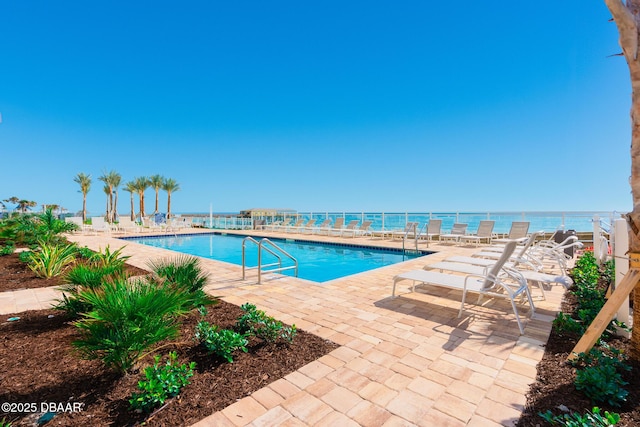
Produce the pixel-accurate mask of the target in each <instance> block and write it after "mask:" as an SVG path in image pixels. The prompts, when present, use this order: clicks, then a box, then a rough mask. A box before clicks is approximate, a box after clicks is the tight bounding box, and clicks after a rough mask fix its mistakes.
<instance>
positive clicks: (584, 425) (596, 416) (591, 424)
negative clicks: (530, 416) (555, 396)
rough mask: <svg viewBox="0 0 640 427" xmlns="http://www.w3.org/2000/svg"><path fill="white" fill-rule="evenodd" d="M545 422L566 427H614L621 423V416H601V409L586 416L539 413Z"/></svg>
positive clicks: (605, 413)
mask: <svg viewBox="0 0 640 427" xmlns="http://www.w3.org/2000/svg"><path fill="white" fill-rule="evenodd" d="M538 415H540V416H541V417H542V418H543V419H544V420H546V421H547V422H549V423H550V424H553V425H560V426H564V427H607V426H614V425H616V424H617V423H618V421H620V415H618V414H616V413H615V412H613V413H611V412H609V411H604V415H601V414H600V408H598V407H597V406H596V407H594V408H593V409H592V410H591V411H587V413H586V414H579V413H576V412H574V413H571V414H562V415H553V413H552V412H551V411H547V412H545V413H539V414H538Z"/></svg>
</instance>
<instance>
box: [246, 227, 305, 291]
mask: <svg viewBox="0 0 640 427" xmlns="http://www.w3.org/2000/svg"><path fill="white" fill-rule="evenodd" d="M247 242H251V243H255V244H256V245H257V246H258V265H256V266H254V267H247V259H246V243H247ZM267 245H268V246H270V247H271V248H269V247H268V246H267ZM263 250H264V251H266V252H268V253H269V254H271V255H273V256H274V257H276V259H277V261H276V262H272V263H269V264H262V251H263ZM281 255H284V256H285V257H287V258H288V259H290V260H291V261H293V265H291V266H285V267H283V266H282V256H281ZM276 265H277V266H278V267H277V268H272V269H268V270H266V269H265V267H274V266H276ZM246 270H258V283H262V273H263V272H264V273H274V272H282V271H286V270H294V274H295V276H296V277H298V260H297V259H295V258H294V257H293V256H291V255H290V254H289V253H288V252H287V251H285V250H284V249H282V248H281V247H280V246H278V245H276V244H275V243H273V242H272V241H271V240H269V239H267V238H264V239H261V240H260V241H258V240H256V239H254V238H253V237H251V236H247V237H245V238H244V239H242V280H244V279H245V277H246Z"/></svg>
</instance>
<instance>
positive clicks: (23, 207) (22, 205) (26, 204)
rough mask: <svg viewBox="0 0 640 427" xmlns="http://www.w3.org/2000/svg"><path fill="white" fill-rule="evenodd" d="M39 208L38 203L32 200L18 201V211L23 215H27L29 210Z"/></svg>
mask: <svg viewBox="0 0 640 427" xmlns="http://www.w3.org/2000/svg"><path fill="white" fill-rule="evenodd" d="M34 206H38V204H37V203H36V202H33V201H31V200H24V199H23V200H18V210H19V211H20V212H22V213H26V212H27V211H28V210H31V208H32V207H34Z"/></svg>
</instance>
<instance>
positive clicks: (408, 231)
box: [389, 222, 418, 240]
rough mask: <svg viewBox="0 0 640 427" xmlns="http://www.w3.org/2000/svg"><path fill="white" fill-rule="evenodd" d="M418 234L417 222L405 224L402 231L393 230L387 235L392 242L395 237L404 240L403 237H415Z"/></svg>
mask: <svg viewBox="0 0 640 427" xmlns="http://www.w3.org/2000/svg"><path fill="white" fill-rule="evenodd" d="M417 233H418V223H417V222H407V223H406V224H405V226H404V230H394V231H391V232H390V233H389V235H390V236H391V240H394V239H395V238H396V237H397V238H399V239H404V238H405V237H413V238H415V237H416V234H417Z"/></svg>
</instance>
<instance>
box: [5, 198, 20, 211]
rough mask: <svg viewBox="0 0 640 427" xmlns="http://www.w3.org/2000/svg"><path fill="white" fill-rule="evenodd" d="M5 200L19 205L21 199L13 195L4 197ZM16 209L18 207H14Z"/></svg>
mask: <svg viewBox="0 0 640 427" xmlns="http://www.w3.org/2000/svg"><path fill="white" fill-rule="evenodd" d="M4 201H5V202H7V203H12V204H14V205H17V204H18V202H19V201H20V199H18V198H17V197H16V196H13V197H9V198H8V199H4ZM15 209H17V207H16V208H14V210H15Z"/></svg>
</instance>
